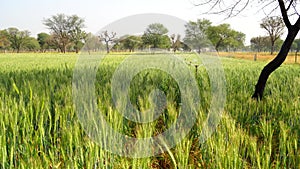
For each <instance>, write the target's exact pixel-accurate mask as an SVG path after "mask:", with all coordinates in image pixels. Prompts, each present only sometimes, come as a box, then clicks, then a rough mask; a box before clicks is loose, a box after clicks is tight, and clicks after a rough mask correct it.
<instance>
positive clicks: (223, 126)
mask: <svg viewBox="0 0 300 169" xmlns="http://www.w3.org/2000/svg"><path fill="white" fill-rule="evenodd" d="M127 55H128V54H125V53H113V54H109V55H107V56H106V58H105V59H104V60H103V62H102V63H101V65H100V66H99V70H98V72H97V83H96V84H95V86H96V95H97V102H98V107H99V109H100V110H101V112H102V113H103V115H104V116H105V117H106V119H107V121H108V122H109V123H110V124H111V126H112V127H113V128H114V129H115V130H117V131H119V132H120V133H123V134H126V135H128V136H131V137H137V138H141V137H151V136H154V135H158V134H159V133H161V132H163V131H165V130H166V129H167V128H168V127H169V126H170V125H172V124H173V123H174V122H175V121H176V118H177V116H178V110H179V109H180V92H179V91H178V85H177V84H176V82H175V81H174V79H172V78H171V77H170V76H169V75H168V74H166V73H164V72H160V71H155V70H145V71H142V72H140V73H139V74H137V75H136V76H135V77H134V79H132V81H131V83H130V91H131V92H130V99H131V102H132V103H133V105H134V106H135V107H136V108H137V109H140V110H143V109H147V108H148V107H149V104H150V103H149V100H148V95H149V93H150V92H151V89H152V88H153V86H155V87H157V88H159V89H161V90H162V91H164V92H165V93H166V96H167V100H168V103H167V106H166V109H165V110H164V113H163V114H162V115H160V117H159V118H158V119H157V120H156V121H154V122H151V123H149V124H138V123H134V122H131V121H129V120H126V119H124V118H123V117H122V116H121V115H120V114H119V113H118V112H117V111H116V109H115V107H114V106H113V104H112V101H111V78H112V76H113V74H114V71H115V70H116V69H117V67H118V65H119V64H120V63H121V62H122V61H123V60H124V59H125V58H126V56H127ZM181 57H184V60H186V61H187V63H188V62H189V61H192V62H193V63H197V62H198V60H195V56H194V54H184V55H182V56H181ZM77 58H78V55H75V54H71V53H69V54H57V53H46V54H41V53H20V54H9V53H7V54H0V168H1V169H2V168H3V169H7V168H11V169H13V168H22V169H23V168H24V169H28V168H34V169H35V168H50V169H55V168H63V169H64V168H70V169H77V168H78V169H81V168H84V169H94V168H97V169H98V168H99V169H136V168H137V169H140V168H142V169H148V168H155V169H160V168H166V169H167V168H178V169H189V168H211V169H222V168H224V169H229V168H232V169H236V168H241V169H243V168H253V169H268V168H278V169H282V168H300V147H299V146H300V139H299V138H300V65H299V64H284V65H282V66H281V67H280V68H279V69H278V70H276V71H275V72H274V73H273V74H272V75H271V77H270V79H269V81H268V83H267V86H266V90H265V97H264V99H263V100H262V101H260V102H257V101H255V100H252V99H251V94H252V92H253V90H254V85H255V83H256V81H257V78H258V75H259V73H260V71H261V69H262V68H263V66H264V65H265V64H266V63H267V62H254V61H250V60H241V59H234V58H221V62H222V65H223V68H224V72H225V76H226V83H227V85H226V87H227V88H226V92H227V97H226V99H227V100H226V105H225V108H224V112H223V114H222V119H221V121H220V123H219V125H218V126H217V128H216V131H215V132H214V133H213V134H212V136H211V137H210V138H209V139H208V140H207V141H206V142H205V143H203V144H200V143H199V139H198V138H199V135H200V133H201V128H202V124H203V123H204V121H205V119H206V117H207V114H206V113H205V112H207V110H208V109H209V107H210V105H211V104H213V103H211V101H210V98H211V92H210V79H209V77H208V76H207V73H206V70H205V69H204V68H203V67H200V68H199V69H198V72H197V73H196V72H195V67H193V66H189V68H190V71H191V72H192V73H193V74H195V76H196V80H197V83H198V87H199V91H200V92H199V94H200V98H201V101H200V103H199V108H198V111H199V112H204V113H202V114H201V116H199V117H198V118H197V120H196V123H195V125H194V126H193V128H192V129H191V131H190V132H189V133H188V136H187V137H185V138H184V140H182V141H181V142H180V143H179V144H177V145H176V146H175V147H174V148H171V149H170V150H169V151H166V152H165V153H163V154H159V155H156V156H153V157H149V158H126V157H122V156H119V155H116V154H112V153H110V152H108V151H105V150H103V149H102V148H101V147H100V146H99V145H98V144H97V143H96V142H93V141H92V140H91V139H90V138H89V137H88V135H87V134H86V133H85V131H84V130H83V128H82V126H81V124H80V122H79V120H78V117H77V114H76V112H75V110H74V103H73V98H72V97H73V96H72V78H73V69H74V66H75V63H76V61H77ZM199 64H200V61H199Z"/></svg>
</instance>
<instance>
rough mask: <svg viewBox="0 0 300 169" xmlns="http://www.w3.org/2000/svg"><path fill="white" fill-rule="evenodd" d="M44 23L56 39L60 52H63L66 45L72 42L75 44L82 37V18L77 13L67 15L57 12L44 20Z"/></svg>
mask: <svg viewBox="0 0 300 169" xmlns="http://www.w3.org/2000/svg"><path fill="white" fill-rule="evenodd" d="M44 25H46V26H47V27H48V29H50V30H51V34H52V35H53V36H52V37H54V38H55V39H56V43H55V44H56V45H58V46H57V47H58V48H59V49H60V51H61V52H63V53H65V52H66V49H67V46H68V45H70V43H74V44H75V46H76V45H77V44H78V43H79V42H82V41H83V39H84V35H85V33H84V31H83V30H82V29H83V28H84V19H82V18H80V17H78V16H77V15H72V16H67V15H65V14H57V15H54V16H52V17H51V18H48V19H45V20H44ZM77 50H78V49H76V52H78V51H77Z"/></svg>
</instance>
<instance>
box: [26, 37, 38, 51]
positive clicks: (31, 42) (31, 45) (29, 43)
mask: <svg viewBox="0 0 300 169" xmlns="http://www.w3.org/2000/svg"><path fill="white" fill-rule="evenodd" d="M24 48H25V49H27V50H28V51H38V50H40V49H41V47H40V44H39V42H38V41H37V40H36V39H35V38H33V37H28V38H27V40H26V43H25V44H24Z"/></svg>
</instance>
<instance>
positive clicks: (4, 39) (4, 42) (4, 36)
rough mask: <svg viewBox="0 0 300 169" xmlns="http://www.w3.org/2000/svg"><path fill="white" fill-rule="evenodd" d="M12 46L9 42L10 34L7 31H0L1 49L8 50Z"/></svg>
mask: <svg viewBox="0 0 300 169" xmlns="http://www.w3.org/2000/svg"><path fill="white" fill-rule="evenodd" d="M9 46H10V42H9V40H8V32H7V31H6V30H0V49H1V50H6V49H8V48H9Z"/></svg>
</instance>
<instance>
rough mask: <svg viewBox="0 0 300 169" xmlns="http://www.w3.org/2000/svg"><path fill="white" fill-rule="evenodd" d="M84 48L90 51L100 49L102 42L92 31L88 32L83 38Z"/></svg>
mask: <svg viewBox="0 0 300 169" xmlns="http://www.w3.org/2000/svg"><path fill="white" fill-rule="evenodd" d="M84 44H85V45H84V49H85V50H86V51H88V53H90V52H91V51H97V50H100V49H101V48H102V47H103V44H102V43H101V42H100V41H99V38H98V37H97V36H95V35H93V34H92V33H88V34H87V35H86V38H85V39H84Z"/></svg>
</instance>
